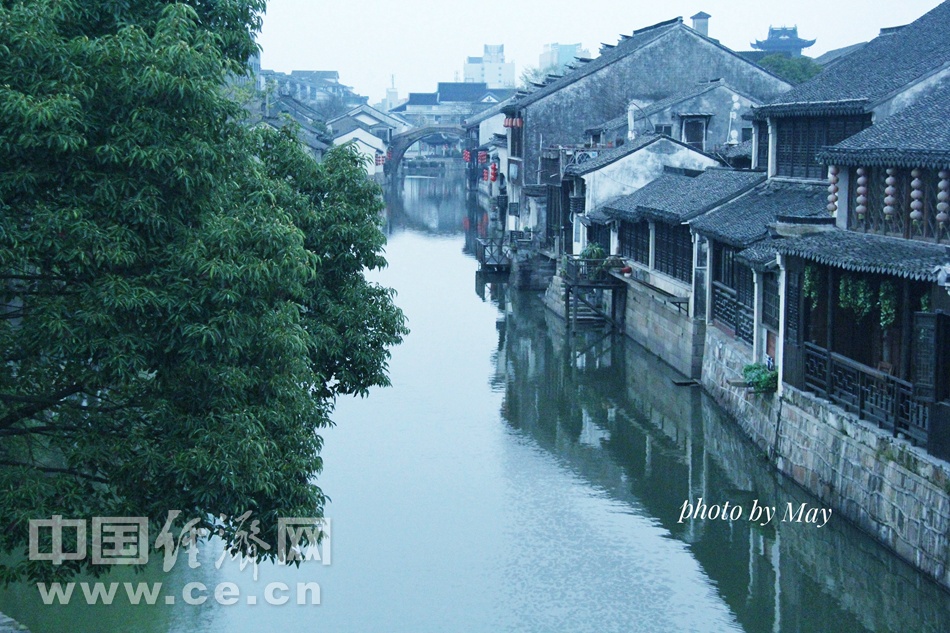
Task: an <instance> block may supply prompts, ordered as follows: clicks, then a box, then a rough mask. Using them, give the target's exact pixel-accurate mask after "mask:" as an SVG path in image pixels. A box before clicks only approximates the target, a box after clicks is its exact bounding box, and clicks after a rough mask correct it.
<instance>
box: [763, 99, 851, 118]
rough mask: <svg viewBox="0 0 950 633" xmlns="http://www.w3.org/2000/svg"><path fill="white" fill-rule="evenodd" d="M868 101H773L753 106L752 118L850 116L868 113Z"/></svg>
mask: <svg viewBox="0 0 950 633" xmlns="http://www.w3.org/2000/svg"><path fill="white" fill-rule="evenodd" d="M867 103H868V100H867V99H847V100H842V101H800V102H790V103H772V104H768V105H764V106H759V107H757V108H752V119H753V120H754V121H764V120H765V119H767V118H769V117H790V116H849V115H859V114H867V112H868V110H867Z"/></svg>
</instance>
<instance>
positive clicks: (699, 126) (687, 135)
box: [683, 119, 706, 151]
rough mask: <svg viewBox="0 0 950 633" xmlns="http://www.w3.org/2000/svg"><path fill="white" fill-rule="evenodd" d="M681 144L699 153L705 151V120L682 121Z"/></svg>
mask: <svg viewBox="0 0 950 633" xmlns="http://www.w3.org/2000/svg"><path fill="white" fill-rule="evenodd" d="M683 142H684V143H686V144H687V145H689V146H690V147H694V148H696V149H698V150H699V151H704V150H705V149H706V120H705V119H684V120H683Z"/></svg>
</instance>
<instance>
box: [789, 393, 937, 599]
mask: <svg viewBox="0 0 950 633" xmlns="http://www.w3.org/2000/svg"><path fill="white" fill-rule="evenodd" d="M781 404H782V411H781V422H780V429H779V433H778V437H779V442H778V449H777V452H776V465H777V467H778V469H779V470H780V471H781V472H783V473H784V474H786V475H788V476H789V477H791V478H792V479H793V480H794V481H795V482H797V483H798V484H800V485H801V486H803V487H804V488H805V489H807V490H809V491H810V492H812V493H813V494H815V495H816V496H817V497H819V498H820V499H821V500H822V501H824V502H826V503H827V504H828V505H830V506H832V507H834V508H836V509H837V511H838V512H840V513H841V514H842V515H844V516H846V517H847V518H849V519H850V520H852V521H854V522H855V523H856V524H857V525H858V526H859V527H861V528H862V529H864V530H866V531H867V532H869V533H871V534H872V535H874V536H876V537H877V539H878V540H879V541H881V542H882V543H884V544H885V545H886V546H888V547H889V548H890V549H892V550H894V551H895V552H896V553H897V554H898V555H899V556H900V557H901V558H903V559H904V560H906V561H907V562H909V563H911V564H912V565H914V566H915V567H917V568H918V569H920V570H922V571H923V572H925V573H926V574H928V575H930V576H932V577H933V578H934V579H936V580H937V581H938V582H940V583H941V584H943V585H944V586H945V587H948V588H950V464H948V463H947V462H944V461H942V460H939V459H936V458H934V457H932V456H930V455H928V454H927V453H926V452H925V451H924V450H923V449H920V448H915V447H913V446H911V445H910V444H909V443H908V442H906V441H904V440H899V439H896V438H893V437H891V436H890V435H889V434H888V433H885V432H883V431H881V430H879V429H878V428H877V427H876V426H874V425H871V424H870V423H867V422H865V421H863V420H859V419H857V418H856V417H855V416H854V415H852V414H850V413H847V412H846V411H844V410H843V409H841V408H840V407H837V406H835V405H833V404H831V403H829V402H827V401H825V400H823V399H820V398H818V397H816V396H814V395H813V394H810V393H806V392H803V391H799V390H798V389H795V388H793V387H788V386H786V387H785V388H784V390H783V395H782V402H781Z"/></svg>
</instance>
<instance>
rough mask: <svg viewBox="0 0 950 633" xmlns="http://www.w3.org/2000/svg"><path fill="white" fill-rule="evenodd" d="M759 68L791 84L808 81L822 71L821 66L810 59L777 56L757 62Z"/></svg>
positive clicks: (766, 57)
mask: <svg viewBox="0 0 950 633" xmlns="http://www.w3.org/2000/svg"><path fill="white" fill-rule="evenodd" d="M759 66H761V67H762V68H765V69H766V70H769V71H771V72H773V73H775V74H776V75H778V76H779V77H781V78H782V79H784V80H785V81H787V82H789V83H791V84H800V83H803V82H805V81H808V80H809V79H811V78H812V77H814V76H815V75H817V74H818V73H820V72H821V71H822V67H821V65H820V64H818V63H817V62H815V60H813V59H812V58H811V57H804V56H800V57H786V56H785V55H779V54H772V55H766V56H765V57H763V58H762V59H760V60H759Z"/></svg>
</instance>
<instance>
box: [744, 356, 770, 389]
mask: <svg viewBox="0 0 950 633" xmlns="http://www.w3.org/2000/svg"><path fill="white" fill-rule="evenodd" d="M742 379H743V381H744V382H745V386H746V387H749V388H751V389H752V390H753V392H755V393H772V392H774V391H775V390H776V389H778V371H776V370H774V369H769V368H768V366H767V365H765V364H764V363H752V364H749V365H746V366H745V367H743V368H742Z"/></svg>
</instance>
